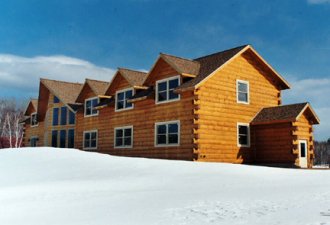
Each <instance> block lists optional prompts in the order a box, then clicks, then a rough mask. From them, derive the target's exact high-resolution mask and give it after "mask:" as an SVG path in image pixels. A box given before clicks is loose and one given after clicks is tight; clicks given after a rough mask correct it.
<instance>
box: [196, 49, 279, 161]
mask: <svg viewBox="0 0 330 225" xmlns="http://www.w3.org/2000/svg"><path fill="white" fill-rule="evenodd" d="M237 80H244V81H248V82H249V90H250V102H249V104H239V103H237V96H236V81H237ZM280 101H281V99H280V90H278V89H277V88H276V86H275V85H274V84H273V82H272V81H271V80H269V79H267V73H266V72H265V70H263V68H262V66H261V65H259V64H258V63H256V62H255V61H254V60H253V58H252V56H251V55H250V54H249V53H247V52H246V53H244V54H242V55H240V56H238V57H236V58H235V59H234V60H233V61H232V62H230V63H229V64H227V65H225V67H224V68H223V69H222V70H221V71H220V72H218V73H217V74H215V75H214V76H212V77H210V78H209V79H208V80H207V81H206V82H204V83H203V84H202V85H201V86H200V88H199V89H198V90H196V91H195V130H194V133H195V139H194V143H195V152H196V153H198V155H199V157H198V160H199V161H216V162H231V163H242V162H251V161H252V159H253V157H252V156H253V152H252V149H253V145H254V143H253V139H251V147H250V148H248V147H238V144H237V123H250V121H251V120H252V119H253V118H254V116H255V115H256V114H257V113H258V112H259V111H260V110H261V109H262V108H263V107H267V106H277V105H279V104H280Z"/></svg>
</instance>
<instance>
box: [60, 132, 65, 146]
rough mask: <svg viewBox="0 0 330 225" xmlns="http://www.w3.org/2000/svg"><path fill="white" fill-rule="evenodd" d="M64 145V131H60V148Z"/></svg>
mask: <svg viewBox="0 0 330 225" xmlns="http://www.w3.org/2000/svg"><path fill="white" fill-rule="evenodd" d="M65 144H66V130H61V131H60V148H65V147H66V146H65Z"/></svg>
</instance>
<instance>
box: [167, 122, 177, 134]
mask: <svg viewBox="0 0 330 225" xmlns="http://www.w3.org/2000/svg"><path fill="white" fill-rule="evenodd" d="M168 132H169V133H178V124H177V123H171V124H169V125H168Z"/></svg>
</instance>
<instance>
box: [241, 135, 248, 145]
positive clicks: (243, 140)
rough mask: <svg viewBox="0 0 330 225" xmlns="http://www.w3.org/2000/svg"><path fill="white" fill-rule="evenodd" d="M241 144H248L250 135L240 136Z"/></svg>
mask: <svg viewBox="0 0 330 225" xmlns="http://www.w3.org/2000/svg"><path fill="white" fill-rule="evenodd" d="M239 144H240V145H247V144H248V137H247V136H242V135H240V136H239Z"/></svg>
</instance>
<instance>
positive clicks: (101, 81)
mask: <svg viewBox="0 0 330 225" xmlns="http://www.w3.org/2000/svg"><path fill="white" fill-rule="evenodd" d="M85 80H86V81H96V82H100V83H109V82H108V81H103V80H95V79H90V78H86V79H85Z"/></svg>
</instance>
